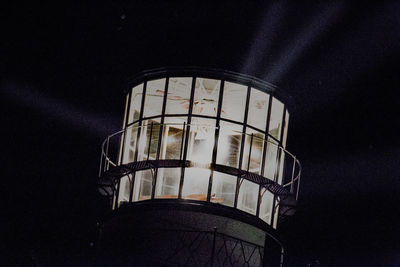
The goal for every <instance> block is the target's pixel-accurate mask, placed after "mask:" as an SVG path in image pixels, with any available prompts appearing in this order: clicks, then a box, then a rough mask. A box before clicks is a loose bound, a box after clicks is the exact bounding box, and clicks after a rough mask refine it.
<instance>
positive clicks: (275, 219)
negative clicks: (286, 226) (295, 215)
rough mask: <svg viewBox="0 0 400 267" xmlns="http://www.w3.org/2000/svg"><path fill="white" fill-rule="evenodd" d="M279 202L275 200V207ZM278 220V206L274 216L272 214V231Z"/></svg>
mask: <svg viewBox="0 0 400 267" xmlns="http://www.w3.org/2000/svg"><path fill="white" fill-rule="evenodd" d="M278 203H279V202H278V200H275V204H274V205H275V206H276V205H277V204H278ZM278 218H279V205H278V206H277V207H276V209H275V214H274V223H273V225H272V227H273V228H274V229H276V226H277V225H278Z"/></svg>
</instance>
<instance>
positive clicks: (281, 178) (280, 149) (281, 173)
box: [278, 148, 285, 184]
mask: <svg viewBox="0 0 400 267" xmlns="http://www.w3.org/2000/svg"><path fill="white" fill-rule="evenodd" d="M278 151H279V152H280V155H281V156H280V161H279V176H278V184H282V180H283V166H284V164H285V152H284V151H282V148H279V150H278Z"/></svg>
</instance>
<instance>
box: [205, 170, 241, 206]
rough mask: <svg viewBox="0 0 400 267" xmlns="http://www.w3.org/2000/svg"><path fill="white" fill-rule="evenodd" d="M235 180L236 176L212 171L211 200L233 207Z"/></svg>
mask: <svg viewBox="0 0 400 267" xmlns="http://www.w3.org/2000/svg"><path fill="white" fill-rule="evenodd" d="M236 181H237V177H236V176H233V175H229V174H225V173H221V172H214V177H213V184H212V189H211V202H214V203H219V204H222V205H226V206H230V207H233V204H234V202H235V190H236Z"/></svg>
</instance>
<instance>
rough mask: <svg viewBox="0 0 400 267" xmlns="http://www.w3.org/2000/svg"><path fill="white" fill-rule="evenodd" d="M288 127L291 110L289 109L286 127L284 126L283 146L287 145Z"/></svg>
mask: <svg viewBox="0 0 400 267" xmlns="http://www.w3.org/2000/svg"><path fill="white" fill-rule="evenodd" d="M288 128H289V112H287V110H286V115H285V127H284V132H283V140H282V146H283V147H286V139H287V134H288Z"/></svg>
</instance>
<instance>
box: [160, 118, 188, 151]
mask: <svg viewBox="0 0 400 267" xmlns="http://www.w3.org/2000/svg"><path fill="white" fill-rule="evenodd" d="M185 120H186V117H165V121H164V127H163V139H162V147H161V152H160V159H180V158H181V157H182V156H183V151H182V150H183V147H184V146H183V144H182V137H184V136H182V135H183V122H184V121H185ZM185 131H186V129H185Z"/></svg>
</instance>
